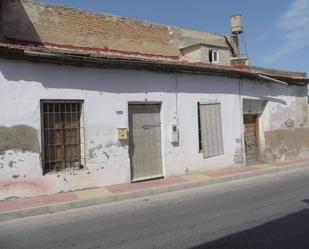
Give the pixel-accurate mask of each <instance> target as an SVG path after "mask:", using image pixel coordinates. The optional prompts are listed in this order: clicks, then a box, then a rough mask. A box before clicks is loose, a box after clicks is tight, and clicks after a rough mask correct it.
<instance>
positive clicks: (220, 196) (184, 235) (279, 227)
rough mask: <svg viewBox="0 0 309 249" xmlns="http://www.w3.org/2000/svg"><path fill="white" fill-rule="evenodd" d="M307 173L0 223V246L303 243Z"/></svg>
mask: <svg viewBox="0 0 309 249" xmlns="http://www.w3.org/2000/svg"><path fill="white" fill-rule="evenodd" d="M308 185H309V171H308V169H298V170H294V171H290V172H284V173H277V174H272V175H267V176H259V177H256V178H251V179H244V180H238V181H233V182H227V183H223V184H216V185H211V186H207V187H201V188H195V189H189V190H185V191H178V192H174V193H168V194H161V195H157V196H151V197H149V198H145V197H144V198H139V199H135V200H127V201H122V202H118V203H110V204H105V205H99V206H95V207H90V208H83V209H77V210H70V211H65V212H61V213H56V214H49V215H42V216H36V217H29V218H24V219H19V220H12V221H6V222H1V223H0V248H1V249H20V248H31V249H40V248H42V249H43V248H44V249H48V248H57V249H64V248H65V249H70V248H77V249H79V248H80V249H86V248H89V249H95V248H117V249H120V248H126V249H128V248H132V249H139V248H169V249H171V248H175V249H176V248H177V249H181V248H190V249H199V248H211V249H214V248H218V249H219V248H220V249H232V248H233V249H234V248H235V249H249V248H250V249H255V248H259V249H268V248H270V249H271V248H274V249H281V248H286V249H299V248H304V249H308V248H309V186H308Z"/></svg>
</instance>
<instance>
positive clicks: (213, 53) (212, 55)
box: [209, 50, 219, 64]
mask: <svg viewBox="0 0 309 249" xmlns="http://www.w3.org/2000/svg"><path fill="white" fill-rule="evenodd" d="M209 62H210V63H216V64H217V63H219V51H218V50H209Z"/></svg>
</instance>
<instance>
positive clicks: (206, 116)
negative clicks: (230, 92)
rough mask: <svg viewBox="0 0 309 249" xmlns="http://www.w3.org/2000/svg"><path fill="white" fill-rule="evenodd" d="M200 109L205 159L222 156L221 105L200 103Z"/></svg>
mask: <svg viewBox="0 0 309 249" xmlns="http://www.w3.org/2000/svg"><path fill="white" fill-rule="evenodd" d="M199 108H200V124H201V139H202V148H203V154H204V158H208V157H213V156H217V155H221V154H223V153H224V150H223V136H222V121H221V104H220V103H207V104H203V103H200V105H199Z"/></svg>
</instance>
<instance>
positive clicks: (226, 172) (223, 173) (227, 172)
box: [205, 166, 259, 177]
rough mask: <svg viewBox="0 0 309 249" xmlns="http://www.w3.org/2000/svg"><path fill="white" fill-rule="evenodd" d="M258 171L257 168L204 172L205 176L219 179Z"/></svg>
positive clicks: (235, 168)
mask: <svg viewBox="0 0 309 249" xmlns="http://www.w3.org/2000/svg"><path fill="white" fill-rule="evenodd" d="M256 170H259V168H257V167H251V166H250V167H234V168H229V169H221V170H216V171H209V172H205V175H207V176H211V177H220V176H229V175H234V174H241V173H247V172H253V171H256Z"/></svg>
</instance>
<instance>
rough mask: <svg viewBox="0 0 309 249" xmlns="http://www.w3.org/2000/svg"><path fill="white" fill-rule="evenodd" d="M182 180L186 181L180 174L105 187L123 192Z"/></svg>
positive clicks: (171, 183)
mask: <svg viewBox="0 0 309 249" xmlns="http://www.w3.org/2000/svg"><path fill="white" fill-rule="evenodd" d="M183 182H186V180H185V179H183V178H182V177H180V176H177V177H169V178H166V179H159V180H152V181H145V182H138V183H131V184H122V185H115V186H109V187H106V189H107V190H109V191H110V192H112V193H125V192H131V191H137V190H141V189H149V188H155V187H162V186H169V185H173V184H179V183H183Z"/></svg>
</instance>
